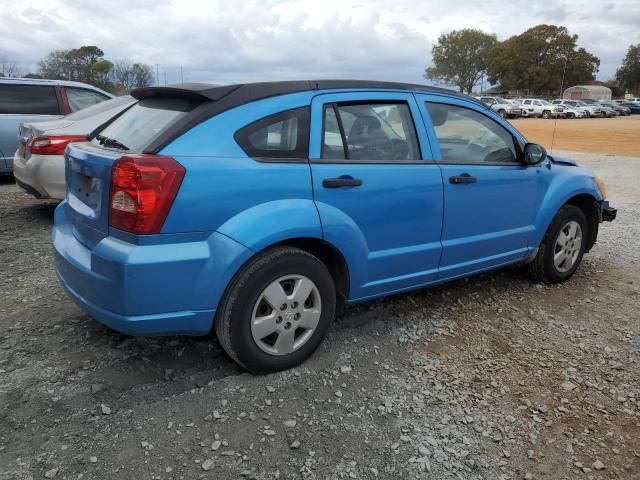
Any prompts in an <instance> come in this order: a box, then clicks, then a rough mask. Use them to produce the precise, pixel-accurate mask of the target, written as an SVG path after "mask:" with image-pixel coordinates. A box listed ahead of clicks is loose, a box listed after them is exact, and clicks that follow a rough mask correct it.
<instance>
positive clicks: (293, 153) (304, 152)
mask: <svg viewBox="0 0 640 480" xmlns="http://www.w3.org/2000/svg"><path fill="white" fill-rule="evenodd" d="M235 139H236V142H238V145H240V147H241V148H242V149H243V150H244V151H245V153H246V154H247V155H248V156H250V157H253V158H260V159H272V160H278V159H306V158H307V157H308V155H309V153H308V151H309V107H303V108H295V109H292V110H287V111H285V112H280V113H276V114H274V115H270V116H268V117H265V118H263V119H261V120H258V121H257V122H254V123H251V124H249V125H247V126H246V127H244V128H241V129H240V130H238V131H237V132H236V134H235Z"/></svg>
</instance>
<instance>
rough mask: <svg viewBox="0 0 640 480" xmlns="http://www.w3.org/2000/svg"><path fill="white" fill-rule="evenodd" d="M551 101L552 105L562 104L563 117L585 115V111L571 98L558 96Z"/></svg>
mask: <svg viewBox="0 0 640 480" xmlns="http://www.w3.org/2000/svg"><path fill="white" fill-rule="evenodd" d="M551 103H553V104H554V105H562V106H563V107H564V109H565V115H564V116H565V118H585V117H586V116H587V111H586V110H585V109H584V108H582V107H580V106H578V104H577V103H576V102H575V101H573V100H564V99H561V98H558V99H556V100H553V101H552V102H551Z"/></svg>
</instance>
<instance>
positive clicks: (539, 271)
mask: <svg viewBox="0 0 640 480" xmlns="http://www.w3.org/2000/svg"><path fill="white" fill-rule="evenodd" d="M587 238H588V224H587V218H586V217H585V215H584V212H583V211H582V210H580V209H579V208H578V207H576V206H575V205H565V206H564V207H562V208H561V209H560V210H559V211H558V213H557V214H556V216H555V218H554V219H553V221H552V222H551V225H549V228H548V229H547V232H546V233H545V236H544V238H543V240H542V243H541V244H540V246H539V248H538V253H537V255H536V257H535V259H534V260H533V262H531V263H530V264H529V265H528V269H529V274H530V275H531V277H532V278H533V279H534V280H538V281H542V282H545V283H560V282H564V281H565V280H567V279H568V278H569V277H571V275H573V274H574V273H575V271H576V270H577V268H578V266H579V265H580V262H581V261H582V256H583V255H584V250H585V248H586V245H587Z"/></svg>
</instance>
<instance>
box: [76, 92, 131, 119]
mask: <svg viewBox="0 0 640 480" xmlns="http://www.w3.org/2000/svg"><path fill="white" fill-rule="evenodd" d="M133 102H135V100H134V99H133V97H131V96H129V95H126V96H124V97H116V98H112V99H111V100H106V101H104V102H100V103H96V104H95V105H91V106H90V107H87V108H83V109H82V110H78V111H77V112H75V113H71V114H69V115H67V117H66V118H68V119H69V120H73V121H78V120H84V119H85V118H89V117H91V116H93V115H97V114H99V113H103V112H106V111H107V110H111V109H116V108H122V109H124V107H125V106H126V105H128V104H130V103H133Z"/></svg>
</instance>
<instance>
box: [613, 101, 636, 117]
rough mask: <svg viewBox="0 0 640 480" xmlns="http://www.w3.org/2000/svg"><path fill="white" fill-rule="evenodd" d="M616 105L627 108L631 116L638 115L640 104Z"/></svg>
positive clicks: (623, 103)
mask: <svg viewBox="0 0 640 480" xmlns="http://www.w3.org/2000/svg"><path fill="white" fill-rule="evenodd" d="M618 105H621V106H623V107H627V108H628V109H629V110H631V115H637V114H639V113H640V103H636V102H618Z"/></svg>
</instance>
